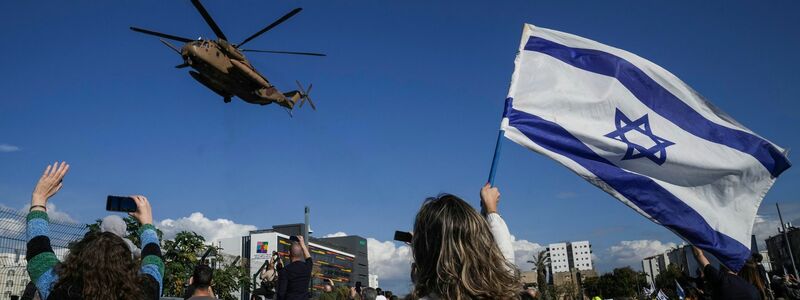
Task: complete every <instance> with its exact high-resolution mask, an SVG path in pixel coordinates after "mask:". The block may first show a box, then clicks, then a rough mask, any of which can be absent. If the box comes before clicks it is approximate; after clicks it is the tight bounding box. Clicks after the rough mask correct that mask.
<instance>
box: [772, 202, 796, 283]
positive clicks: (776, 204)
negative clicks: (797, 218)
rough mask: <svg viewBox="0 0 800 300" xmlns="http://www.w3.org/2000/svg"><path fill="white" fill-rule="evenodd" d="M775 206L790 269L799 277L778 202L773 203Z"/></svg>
mask: <svg viewBox="0 0 800 300" xmlns="http://www.w3.org/2000/svg"><path fill="white" fill-rule="evenodd" d="M775 208H777V209H778V218H779V219H780V220H781V228H783V241H784V242H785V243H786V248H787V249H788V250H789V259H791V260H792V270H793V271H794V277H795V278H800V276H798V275H797V266H795V263H794V253H792V245H791V243H789V235H788V234H787V233H786V223H783V215H781V207H780V206H779V205H778V203H775Z"/></svg>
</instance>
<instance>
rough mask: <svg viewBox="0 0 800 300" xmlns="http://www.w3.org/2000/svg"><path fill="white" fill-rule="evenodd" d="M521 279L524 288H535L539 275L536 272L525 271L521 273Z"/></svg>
mask: <svg viewBox="0 0 800 300" xmlns="http://www.w3.org/2000/svg"><path fill="white" fill-rule="evenodd" d="M519 277H520V281H521V282H522V285H523V286H525V287H528V286H535V285H536V279H537V278H538V274H536V271H523V272H520V273H519Z"/></svg>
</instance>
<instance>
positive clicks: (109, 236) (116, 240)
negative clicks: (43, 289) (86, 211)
mask: <svg viewBox="0 0 800 300" xmlns="http://www.w3.org/2000/svg"><path fill="white" fill-rule="evenodd" d="M56 272H57V273H58V277H59V280H58V282H57V283H56V285H55V287H54V288H53V290H54V291H61V292H64V293H66V294H68V295H69V294H74V293H77V292H80V294H81V295H80V297H81V298H83V299H98V300H101V299H102V300H105V299H109V300H111V299H114V300H117V299H125V300H138V299H142V297H143V295H144V293H143V291H142V289H141V287H140V284H141V281H142V279H141V278H140V277H139V276H138V272H139V263H138V262H137V261H135V260H134V259H133V258H132V257H131V250H130V248H128V245H127V244H126V243H125V241H123V240H122V238H120V237H118V236H116V235H115V234H113V233H110V232H89V233H87V234H86V235H85V236H84V237H83V239H82V240H80V241H79V242H77V243H75V244H73V245H72V246H71V247H70V251H69V254H68V255H67V257H66V259H65V260H64V263H63V264H62V265H61V266H59V267H58V268H57V270H56ZM70 296H77V295H70Z"/></svg>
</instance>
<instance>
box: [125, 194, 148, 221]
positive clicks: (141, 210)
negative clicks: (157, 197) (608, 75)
mask: <svg viewBox="0 0 800 300" xmlns="http://www.w3.org/2000/svg"><path fill="white" fill-rule="evenodd" d="M130 197H131V198H133V202H136V211H135V212H132V213H128V214H129V215H131V217H134V218H136V220H139V224H142V225H144V224H153V209H152V208H150V202H149V201H147V198H145V197H144V196H142V195H133V196H130Z"/></svg>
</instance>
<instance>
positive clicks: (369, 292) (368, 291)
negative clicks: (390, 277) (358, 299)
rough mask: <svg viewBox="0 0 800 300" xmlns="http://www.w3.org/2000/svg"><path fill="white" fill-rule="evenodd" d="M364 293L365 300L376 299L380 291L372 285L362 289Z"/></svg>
mask: <svg viewBox="0 0 800 300" xmlns="http://www.w3.org/2000/svg"><path fill="white" fill-rule="evenodd" d="M362 291H363V293H364V300H375V298H377V297H378V291H376V290H375V289H373V288H371V287H366V288H363V289H362Z"/></svg>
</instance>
